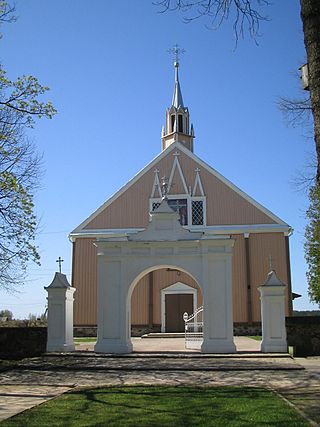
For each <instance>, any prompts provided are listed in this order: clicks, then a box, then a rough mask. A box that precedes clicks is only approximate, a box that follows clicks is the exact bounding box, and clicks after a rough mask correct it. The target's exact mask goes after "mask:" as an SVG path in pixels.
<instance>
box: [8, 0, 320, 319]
mask: <svg viewBox="0 0 320 427" xmlns="http://www.w3.org/2000/svg"><path fill="white" fill-rule="evenodd" d="M15 3H16V13H17V15H18V21H17V22H16V23H14V24H10V25H6V26H4V27H3V29H2V31H3V35H4V36H3V38H2V40H1V41H0V43H1V61H2V64H3V66H4V67H5V68H6V70H7V71H8V74H9V77H10V78H11V79H15V78H16V77H17V76H19V75H22V74H32V75H35V76H36V77H38V79H39V81H40V82H41V83H43V84H46V85H48V86H49V87H50V89H51V90H50V92H49V95H48V97H47V98H48V99H50V100H51V101H52V102H53V103H54V105H55V107H56V108H57V110H58V115H57V116H55V117H54V119H52V120H44V119H43V120H41V121H39V122H38V123H37V124H36V127H35V129H34V130H32V131H30V132H29V137H30V138H31V139H32V140H34V142H35V144H36V146H37V147H38V150H39V152H40V153H43V170H44V174H43V178H42V182H41V189H40V190H39V192H38V193H37V195H36V209H37V214H38V216H39V218H40V232H39V235H38V239H37V244H38V246H39V250H40V254H41V257H42V260H41V262H42V265H41V267H37V266H36V265H31V266H30V270H29V275H28V277H27V280H26V283H25V286H24V287H23V288H21V289H20V290H19V293H16V294H14V295H8V294H6V293H4V292H0V309H2V308H8V309H11V310H12V311H13V313H14V316H15V317H24V316H27V315H28V313H37V314H39V313H41V312H43V311H44V308H45V304H46V292H45V291H44V289H43V287H44V286H47V285H48V284H50V282H51V280H52V278H53V275H54V272H55V271H56V269H57V264H56V262H55V260H56V259H57V258H58V256H62V257H63V259H64V263H63V272H64V273H66V274H67V276H68V277H69V279H70V273H71V244H70V242H69V240H68V233H69V232H70V231H72V230H73V229H74V228H75V227H76V226H77V225H78V224H80V223H81V222H82V221H83V220H84V219H85V218H86V217H87V216H89V215H90V214H91V213H92V212H93V211H94V210H95V209H96V208H97V207H98V206H100V205H101V204H102V203H103V202H104V201H105V200H106V199H107V198H109V197H110V196H111V195H112V194H113V193H114V192H115V191H116V190H117V189H119V188H120V187H121V186H122V185H123V184H124V183H126V182H127V181H128V180H129V179H130V178H132V176H133V175H134V174H136V173H137V172H138V171H139V170H140V169H142V168H143V167H144V166H145V165H146V164H147V163H148V162H149V161H150V160H151V159H153V158H154V157H155V156H156V155H157V154H159V152H160V149H161V145H160V142H161V141H160V132H161V127H162V125H163V123H164V119H165V109H166V108H167V107H168V106H169V105H170V102H171V96H172V90H173V84H174V69H173V63H172V58H171V56H170V55H169V54H168V53H167V49H169V48H170V47H172V46H173V45H174V44H175V43H178V44H179V45H180V46H182V47H183V48H184V49H185V50H186V53H185V54H184V55H183V57H182V59H181V62H180V82H181V87H182V93H183V97H184V102H185V104H186V105H187V106H188V107H189V110H190V115H191V120H192V122H193V123H194V127H195V133H196V140H195V153H196V154H197V155H198V156H199V157H200V158H202V159H203V160H205V161H206V162H207V163H209V164H210V165H211V166H212V167H214V168H215V169H216V170H218V171H219V172H220V173H222V174H223V175H224V176H225V177H226V178H228V179H229V180H231V181H232V182H233V183H234V184H236V185H237V186H238V187H240V188H241V189H242V190H243V191H245V192H247V193H248V194H249V195H250V196H251V197H253V198H254V199H256V200H257V201H258V202H260V203H261V204H263V205H264V206H266V207H267V208H268V209H270V210H271V211H273V212H274V213H275V214H276V215H278V216H279V217H280V218H282V219H283V220H284V221H286V222H287V223H289V224H290V225H291V226H292V227H293V228H294V230H295V231H294V234H293V236H292V237H291V239H290V249H291V269H292V282H293V290H294V291H295V292H298V293H300V294H302V295H303V297H302V298H300V299H298V300H296V301H295V303H294V308H295V309H298V310H302V309H317V306H315V305H312V304H310V303H309V300H308V296H307V285H306V278H305V271H306V266H305V262H304V255H303V239H304V237H303V234H304V227H305V223H306V221H305V215H304V212H305V209H306V207H307V197H306V195H305V194H304V193H303V192H298V191H297V189H296V188H295V185H294V184H293V183H292V181H293V180H294V178H295V177H296V176H297V174H298V173H299V171H300V172H303V171H304V170H305V168H306V164H307V163H308V159H309V158H310V156H311V154H312V153H313V142H312V139H308V138H307V137H306V135H307V131H306V130H304V129H301V128H296V129H291V128H288V127H287V126H286V124H285V123H284V121H283V117H282V115H281V113H280V111H279V109H278V107H277V105H276V101H277V98H278V97H279V96H292V97H296V96H299V93H300V90H301V89H300V87H299V80H298V79H297V77H296V73H297V70H298V68H299V66H300V65H301V64H302V63H303V61H304V60H305V51H304V45H303V33H302V27H301V22H300V18H299V13H300V11H299V1H298V0H291V1H288V0H286V1H281V2H274V4H273V5H272V6H270V7H269V8H268V15H269V16H270V18H271V20H270V21H268V22H265V23H263V24H262V25H261V30H260V32H261V37H260V38H259V46H256V45H255V44H254V42H253V41H252V40H251V39H250V38H249V37H248V36H247V37H246V38H245V40H241V41H240V42H239V44H238V47H237V49H234V48H235V43H234V38H233V35H232V29H231V27H230V24H227V25H226V26H224V27H223V28H220V29H219V30H218V31H211V30H208V29H207V28H206V27H205V24H206V22H205V21H203V22H201V21H198V22H193V23H191V24H185V23H183V22H182V20H181V16H180V15H179V14H178V13H166V14H160V13H158V9H157V8H156V7H155V6H154V5H152V1H151V0H123V1H119V0H108V1H103V0H94V1H90V2H88V1H84V0H78V1H67V2H66V1H63V0H55V1H52V0H51V1H50V0H46V1H43V0H28V1H26V0H24V1H23V0H16V2H15Z"/></svg>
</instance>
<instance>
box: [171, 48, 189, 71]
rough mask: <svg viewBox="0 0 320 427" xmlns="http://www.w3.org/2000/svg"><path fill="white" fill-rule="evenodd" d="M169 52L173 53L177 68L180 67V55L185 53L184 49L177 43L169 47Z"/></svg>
mask: <svg viewBox="0 0 320 427" xmlns="http://www.w3.org/2000/svg"><path fill="white" fill-rule="evenodd" d="M168 52H169V53H171V54H172V55H173V59H174V66H175V68H178V67H179V60H180V55H181V54H183V53H185V50H184V49H181V48H180V47H179V45H178V44H177V43H176V44H175V45H174V46H173V47H172V48H171V49H168Z"/></svg>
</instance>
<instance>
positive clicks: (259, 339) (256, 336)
mask: <svg viewBox="0 0 320 427" xmlns="http://www.w3.org/2000/svg"><path fill="white" fill-rule="evenodd" d="M248 338H251V339H253V340H256V341H261V340H262V337H261V336H260V335H251V336H249V337H248Z"/></svg>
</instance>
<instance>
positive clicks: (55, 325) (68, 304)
mask: <svg viewBox="0 0 320 427" xmlns="http://www.w3.org/2000/svg"><path fill="white" fill-rule="evenodd" d="M45 289H46V291H47V292H48V298H47V299H48V334H47V351H59V352H64V351H74V349H75V347H74V343H73V301H74V298H73V294H74V292H75V290H76V289H75V288H72V287H71V286H70V284H69V282H68V280H67V277H66V275H65V274H62V273H56V274H55V277H54V279H53V281H52V283H51V285H49V286H48V287H45Z"/></svg>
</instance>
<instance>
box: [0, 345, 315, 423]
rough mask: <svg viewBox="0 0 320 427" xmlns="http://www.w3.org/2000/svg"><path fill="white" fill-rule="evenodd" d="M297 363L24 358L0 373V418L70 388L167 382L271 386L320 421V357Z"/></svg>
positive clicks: (200, 357) (177, 356) (174, 356)
mask: <svg viewBox="0 0 320 427" xmlns="http://www.w3.org/2000/svg"><path fill="white" fill-rule="evenodd" d="M172 345H173V344H172ZM252 345H255V344H252ZM298 362H299V363H298ZM298 362H297V361H296V360H294V359H292V358H291V357H283V356H282V357H280V356H276V355H264V356H263V357H261V355H259V354H256V353H250V354H240V355H239V354H237V355H230V356H229V357H227V356H223V355H214V356H210V355H204V354H201V353H192V352H190V353H184V354H181V353H167V354H157V353H149V354H147V353H146V354H141V353H140V354H139V353H135V354H131V355H122V356H118V357H116V356H113V355H95V354H94V353H90V352H76V353H72V354H71V353H70V354H68V355H54V354H53V355H47V356H43V357H38V358H32V359H25V360H23V361H21V362H19V363H18V364H17V365H16V366H15V368H14V369H11V370H7V371H4V372H2V373H0V420H1V419H5V418H8V417H10V416H12V415H14V414H16V413H19V412H21V411H22V410H24V409H28V408H30V407H32V406H35V405H37V404H39V403H42V402H44V401H46V400H48V399H50V398H52V397H54V396H57V395H59V394H61V393H64V392H66V391H68V390H70V389H71V388H73V387H97V386H106V385H132V384H150V385H155V384H170V385H199V386H209V385H210V386H224V385H232V386H258V387H270V388H272V389H273V390H276V391H277V392H278V393H280V394H281V395H282V396H283V397H285V398H286V399H288V400H289V401H290V402H292V403H293V404H294V405H295V406H296V407H298V408H300V410H302V411H303V412H304V413H305V414H306V415H307V416H309V417H310V418H311V419H314V420H317V421H318V423H320V415H319V406H320V405H319V402H320V378H319V375H318V372H319V370H320V368H319V367H320V358H312V360H311V358H310V359H298ZM302 362H303V363H304V364H305V365H308V369H304V367H303V366H302V365H301V363H302ZM311 425H319V424H315V423H314V424H311Z"/></svg>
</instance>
